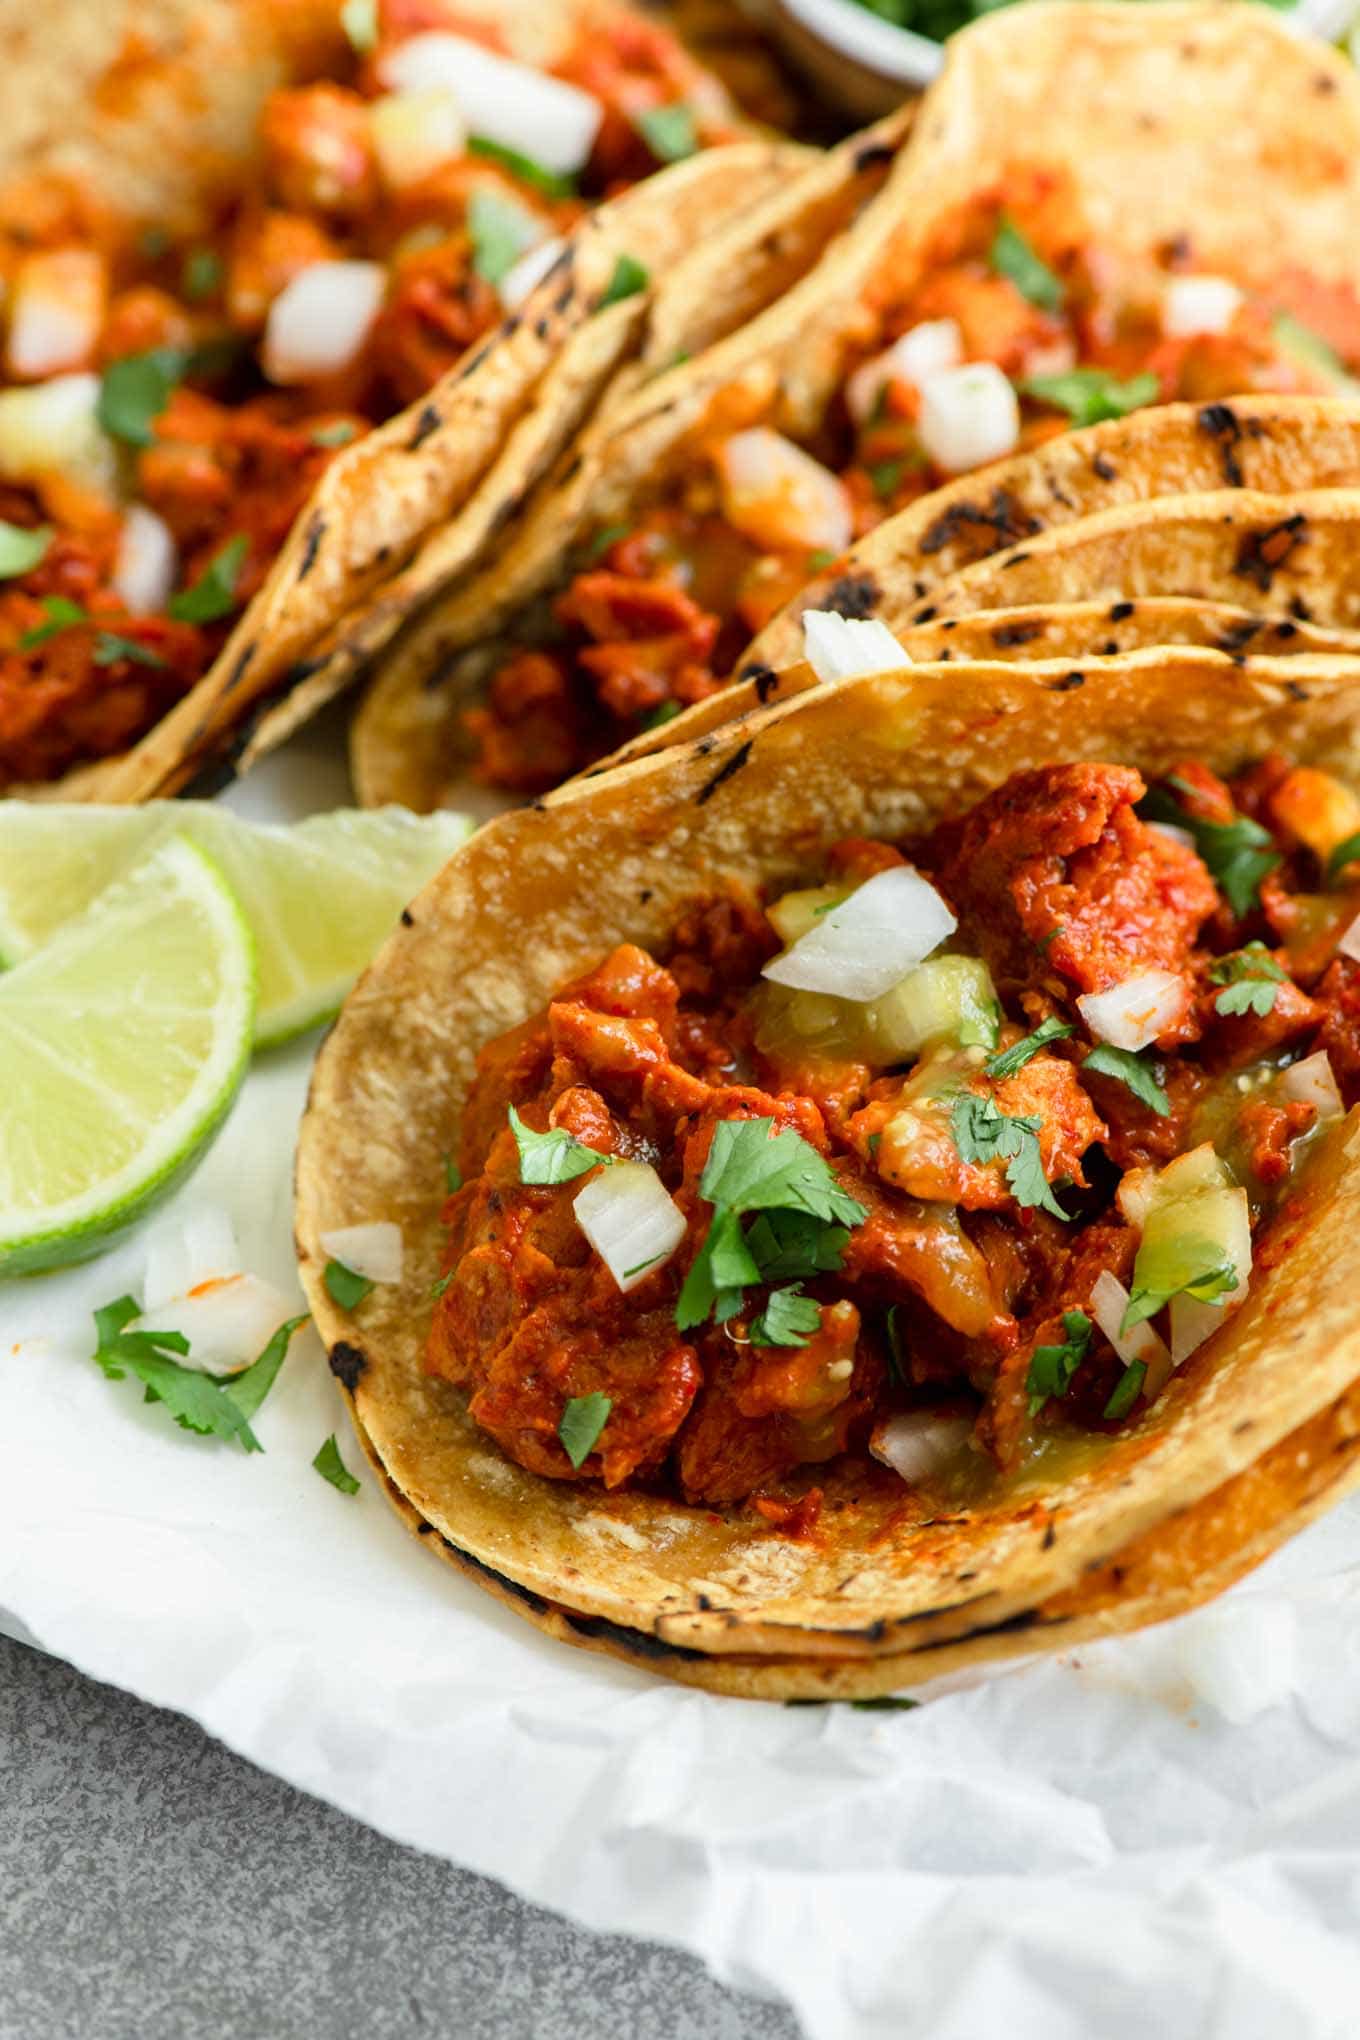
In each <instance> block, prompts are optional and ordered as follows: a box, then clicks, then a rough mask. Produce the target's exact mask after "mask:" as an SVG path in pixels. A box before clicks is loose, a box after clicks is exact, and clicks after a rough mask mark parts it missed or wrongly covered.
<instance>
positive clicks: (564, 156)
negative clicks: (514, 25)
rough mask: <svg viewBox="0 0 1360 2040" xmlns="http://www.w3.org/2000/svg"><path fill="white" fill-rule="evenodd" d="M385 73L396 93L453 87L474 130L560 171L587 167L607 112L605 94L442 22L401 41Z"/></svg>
mask: <svg viewBox="0 0 1360 2040" xmlns="http://www.w3.org/2000/svg"><path fill="white" fill-rule="evenodd" d="M381 72H382V81H383V84H384V85H387V86H389V87H390V88H391V89H392V90H394V91H397V92H431V91H444V92H452V93H453V95H454V97H455V98H456V99H457V101H458V104H459V106H460V107H461V108H462V110H463V117H464V119H465V120H466V122H467V125H468V129H469V131H470V132H471V133H472V134H474V135H484V136H485V137H486V139H487V140H488V141H492V142H499V143H500V145H501V147H502V148H505V149H518V150H519V151H520V153H521V154H522V155H525V156H532V158H533V160H534V161H535V162H536V163H541V164H542V165H543V167H544V169H545V170H555V171H556V172H557V173H558V174H559V175H561V176H570V175H571V174H572V172H574V171H576V170H580V169H582V168H584V166H585V164H586V163H587V162H588V161H589V159H590V152H591V150H592V149H593V148H594V146H595V137H596V135H597V134H598V133H599V131H600V122H601V121H602V119H603V118H604V108H603V106H602V105H601V104H600V102H599V100H598V99H596V98H595V97H594V96H593V94H591V93H589V92H583V91H582V90H581V88H580V86H579V85H569V84H567V82H566V80H565V79H562V78H551V77H549V76H547V74H546V73H545V72H543V71H535V70H532V69H530V67H529V66H528V65H527V64H517V63H515V62H514V61H513V59H512V58H510V57H500V56H497V55H496V54H495V53H494V52H493V51H491V50H486V49H483V48H482V46H481V44H480V43H475V42H468V41H467V39H466V38H465V37H463V36H461V35H449V34H446V33H445V32H444V31H442V30H439V29H433V30H431V31H430V32H429V33H428V34H426V35H413V36H410V37H408V39H407V40H406V41H405V42H403V43H399V44H398V45H397V47H396V49H394V50H392V51H391V52H390V54H389V55H387V56H385V57H384V58H383V60H382V65H381Z"/></svg>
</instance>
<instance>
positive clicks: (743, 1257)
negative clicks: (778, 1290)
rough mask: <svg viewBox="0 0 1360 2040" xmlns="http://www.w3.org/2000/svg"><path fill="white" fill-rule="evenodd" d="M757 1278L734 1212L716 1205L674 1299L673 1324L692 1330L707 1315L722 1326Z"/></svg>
mask: <svg viewBox="0 0 1360 2040" xmlns="http://www.w3.org/2000/svg"><path fill="white" fill-rule="evenodd" d="M760 1279H761V1277H760V1269H759V1267H758V1266H757V1264H756V1261H755V1259H754V1257H753V1256H752V1254H751V1250H750V1248H749V1247H748V1246H747V1244H746V1241H745V1240H744V1239H743V1237H742V1232H741V1225H740V1223H739V1221H738V1218H737V1214H736V1212H735V1211H733V1210H732V1209H731V1208H730V1207H729V1206H727V1205H719V1207H718V1208H717V1210H716V1211H715V1212H714V1213H713V1222H712V1224H711V1225H710V1226H709V1228H708V1234H707V1237H706V1238H705V1240H704V1243H703V1245H702V1246H701V1247H700V1249H699V1251H698V1253H697V1254H696V1255H695V1257H694V1260H693V1262H692V1263H691V1265H690V1270H689V1273H688V1274H687V1275H686V1277H685V1280H684V1283H683V1285H682V1287H681V1290H680V1294H679V1296H678V1297H677V1299H676V1304H675V1322H676V1324H677V1325H678V1327H679V1328H680V1330H681V1331H682V1332H688V1331H692V1330H693V1329H694V1327H695V1326H696V1325H702V1324H707V1322H708V1319H709V1316H710V1315H712V1316H713V1317H715V1318H716V1319H717V1321H718V1323H719V1324H720V1325H721V1324H726V1322H727V1320H728V1318H730V1317H735V1316H736V1314H737V1312H738V1311H739V1310H740V1309H741V1298H742V1292H743V1290H745V1289H749V1288H750V1287H751V1285H752V1283H755V1282H759V1281H760Z"/></svg>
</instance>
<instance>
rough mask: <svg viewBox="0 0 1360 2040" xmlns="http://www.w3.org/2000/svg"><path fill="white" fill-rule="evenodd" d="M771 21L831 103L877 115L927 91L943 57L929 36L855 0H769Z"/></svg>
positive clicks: (861, 115) (860, 115) (863, 115)
mask: <svg viewBox="0 0 1360 2040" xmlns="http://www.w3.org/2000/svg"><path fill="white" fill-rule="evenodd" d="M766 7H767V12H768V15H769V20H770V26H771V28H772V29H773V30H774V33H775V35H776V36H777V37H778V39H779V41H780V42H781V43H782V44H783V45H784V48H785V49H786V50H787V51H788V54H789V56H790V57H791V58H792V59H793V61H794V62H795V63H796V64H797V65H798V66H799V68H800V69H801V70H803V71H805V72H806V73H807V75H808V76H809V77H810V78H811V79H812V80H813V82H814V83H815V84H816V85H817V86H818V87H819V88H820V90H821V91H822V93H823V94H824V95H825V97H826V99H827V100H828V102H829V103H831V104H832V105H835V106H838V107H840V108H842V109H843V110H844V111H845V112H846V113H849V114H852V115H854V117H855V118H856V119H857V120H873V119H875V118H876V117H877V116H878V115H879V114H880V113H887V112H888V111H889V110H890V109H891V108H892V107H894V106H900V105H901V103H902V101H903V100H904V99H906V98H908V97H909V96H910V95H911V94H913V93H916V92H920V91H923V90H924V88H925V87H926V86H927V85H929V84H930V82H931V80H932V79H933V78H934V77H935V76H936V74H937V73H938V71H939V69H940V66H941V65H942V64H943V62H944V51H943V49H942V48H941V46H940V45H939V43H937V42H932V41H931V40H930V38H929V37H928V36H924V35H916V34H914V33H913V32H912V31H911V30H910V29H907V28H897V27H895V26H894V25H893V23H892V22H891V21H884V20H883V19H882V17H881V16H880V15H877V14H872V13H871V12H870V11H869V9H868V8H867V7H861V6H859V5H858V4H857V0H766Z"/></svg>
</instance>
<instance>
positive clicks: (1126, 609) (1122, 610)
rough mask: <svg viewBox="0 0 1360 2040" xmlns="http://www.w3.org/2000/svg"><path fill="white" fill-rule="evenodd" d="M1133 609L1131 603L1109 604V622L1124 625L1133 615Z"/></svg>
mask: <svg viewBox="0 0 1360 2040" xmlns="http://www.w3.org/2000/svg"><path fill="white" fill-rule="evenodd" d="M1133 608H1134V605H1133V604H1132V602H1112V603H1111V604H1110V622H1111V623H1124V622H1125V621H1127V619H1128V618H1129V617H1130V616H1132V615H1133Z"/></svg>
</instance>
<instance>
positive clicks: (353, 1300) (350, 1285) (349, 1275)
mask: <svg viewBox="0 0 1360 2040" xmlns="http://www.w3.org/2000/svg"><path fill="white" fill-rule="evenodd" d="M321 1279H322V1281H323V1282H324V1283H325V1285H326V1294H327V1295H328V1296H329V1297H330V1299H331V1301H332V1303H338V1304H339V1306H340V1308H341V1310H357V1308H358V1306H359V1305H360V1304H361V1303H362V1302H363V1300H364V1298H365V1297H366V1296H367V1295H368V1294H369V1292H370V1290H371V1289H372V1288H373V1283H372V1281H371V1280H370V1278H369V1277H368V1276H367V1275H356V1274H355V1272H354V1270H353V1268H347V1267H346V1266H345V1264H344V1262H343V1261H327V1263H326V1267H325V1271H324V1273H323V1274H322V1277H321Z"/></svg>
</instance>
